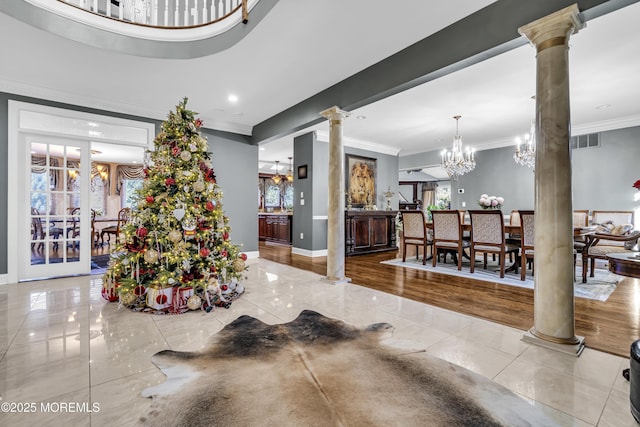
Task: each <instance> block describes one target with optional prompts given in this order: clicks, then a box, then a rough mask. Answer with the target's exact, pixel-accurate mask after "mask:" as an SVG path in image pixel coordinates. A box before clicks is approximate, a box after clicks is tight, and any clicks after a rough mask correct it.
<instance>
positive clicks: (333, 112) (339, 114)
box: [320, 105, 351, 120]
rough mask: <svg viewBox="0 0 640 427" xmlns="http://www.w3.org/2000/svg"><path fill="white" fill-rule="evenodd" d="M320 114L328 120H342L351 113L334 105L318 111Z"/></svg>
mask: <svg viewBox="0 0 640 427" xmlns="http://www.w3.org/2000/svg"><path fill="white" fill-rule="evenodd" d="M320 115H321V116H322V117H325V118H327V119H329V120H342V119H346V118H347V117H349V116H350V115H351V113H350V112H348V111H344V110H341V109H340V108H338V106H336V105H334V106H333V107H331V108H328V109H326V110H324V111H322V112H320Z"/></svg>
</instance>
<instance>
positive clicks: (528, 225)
mask: <svg viewBox="0 0 640 427" xmlns="http://www.w3.org/2000/svg"><path fill="white" fill-rule="evenodd" d="M518 216H519V217H520V230H521V231H520V236H521V238H520V268H521V270H520V280H523V281H524V280H525V276H526V274H527V262H529V261H531V274H533V271H534V270H533V269H534V268H535V262H534V247H533V243H534V241H533V236H534V228H533V225H534V219H535V217H534V213H533V211H527V210H525V211H518Z"/></svg>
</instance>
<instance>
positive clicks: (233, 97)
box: [227, 94, 238, 102]
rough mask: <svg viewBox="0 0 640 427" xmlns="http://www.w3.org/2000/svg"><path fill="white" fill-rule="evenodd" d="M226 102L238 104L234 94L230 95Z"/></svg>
mask: <svg viewBox="0 0 640 427" xmlns="http://www.w3.org/2000/svg"><path fill="white" fill-rule="evenodd" d="M227 100H228V101H229V102H238V96H237V95H234V94H231V95H229V97H228V98H227Z"/></svg>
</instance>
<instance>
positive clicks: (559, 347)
mask: <svg viewBox="0 0 640 427" xmlns="http://www.w3.org/2000/svg"><path fill="white" fill-rule="evenodd" d="M575 338H576V340H577V343H575V344H560V343H556V342H551V341H547V340H543V339H542V338H538V337H537V336H535V335H533V334H532V333H531V331H527V332H525V333H524V335H523V336H522V340H523V341H524V342H527V343H530V344H535V345H539V346H540V347H545V348H549V349H551V350H556V351H559V352H561V353H566V354H571V355H573V356H576V357H580V355H581V354H582V350H584V337H579V336H576V337H575Z"/></svg>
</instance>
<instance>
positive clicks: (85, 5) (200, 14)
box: [58, 0, 249, 28]
mask: <svg viewBox="0 0 640 427" xmlns="http://www.w3.org/2000/svg"><path fill="white" fill-rule="evenodd" d="M58 1H59V2H61V3H66V4H68V5H70V6H74V7H76V8H79V9H83V10H86V11H88V12H90V13H92V14H96V15H100V16H104V17H106V18H110V19H116V20H119V21H122V22H126V23H131V24H137V25H144V26H150V27H160V28H192V27H198V26H203V25H208V24H212V23H214V22H219V21H222V20H223V19H225V18H228V17H230V16H232V15H233V14H235V13H242V22H244V23H245V24H246V23H247V21H248V19H249V11H248V8H247V0H58Z"/></svg>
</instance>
